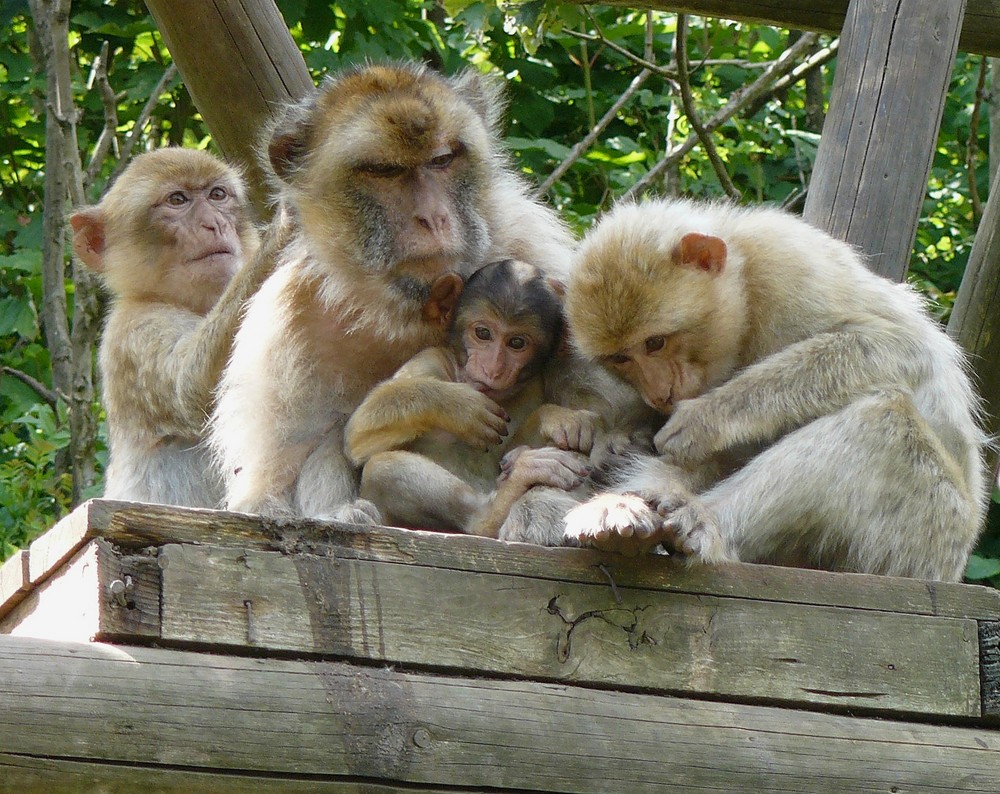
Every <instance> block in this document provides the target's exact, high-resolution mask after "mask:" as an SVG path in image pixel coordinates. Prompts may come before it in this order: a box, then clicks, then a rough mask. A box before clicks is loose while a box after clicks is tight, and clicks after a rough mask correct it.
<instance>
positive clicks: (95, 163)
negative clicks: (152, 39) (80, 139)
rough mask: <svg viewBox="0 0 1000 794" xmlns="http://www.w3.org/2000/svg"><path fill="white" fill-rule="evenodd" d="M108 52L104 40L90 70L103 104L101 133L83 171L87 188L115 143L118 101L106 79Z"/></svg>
mask: <svg viewBox="0 0 1000 794" xmlns="http://www.w3.org/2000/svg"><path fill="white" fill-rule="evenodd" d="M109 52H110V45H109V44H108V42H107V41H105V42H104V44H103V45H101V54H100V55H98V56H97V57H96V58H95V59H94V65H93V67H92V68H91V71H90V75H91V78H90V80H89V82H90V83H91V84H93V83H97V87H98V88H99V89H100V92H101V104H102V105H104V126H103V127H102V128H101V134H100V135H99V136H98V138H97V143H96V144H94V151H93V153H92V154H91V156H90V162H89V163H87V169H86V171H84V188H88V187H90V186H91V185H92V184H94V181H95V180H96V179H97V173H98V172H99V171H100V170H101V165H103V163H104V158H106V157H107V156H108V152H109V151H111V147H112V146H113V145H114V144H115V143H116V140H115V133H116V132H117V130H118V101H117V98H116V97H115V92H114V89H112V88H111V83H110V81H109V80H108V59H109V57H110V56H109Z"/></svg>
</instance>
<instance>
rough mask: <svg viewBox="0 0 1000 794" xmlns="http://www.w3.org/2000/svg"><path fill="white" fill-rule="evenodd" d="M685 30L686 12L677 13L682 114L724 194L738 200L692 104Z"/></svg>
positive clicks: (675, 39) (678, 72)
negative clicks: (699, 143)
mask: <svg viewBox="0 0 1000 794" xmlns="http://www.w3.org/2000/svg"><path fill="white" fill-rule="evenodd" d="M687 30H688V29H687V14H678V15H677V35H676V36H675V37H674V42H675V43H676V46H677V81H678V83H679V85H680V89H681V102H682V103H683V105H684V114H685V115H686V116H687V119H688V123H689V124H690V125H691V128H692V129H693V130H694V131H695V134H696V135H697V136H698V140H700V141H701V145H702V148H703V149H704V150H705V154H707V155H708V161H709V162H710V163H711V164H712V168H713V169H714V170H715V175H716V177H718V179H719V184H720V185H722V189H723V190H725V191H726V195H728V196H729V197H730V198H732V199H735V200H736V201H739V200H740V199H741V198H743V194H742V193H740V191H739V190H737V188H736V185H734V184H733V180H732V179H730V178H729V172H727V171H726V165H725V163H723V162H722V158H721V157H719V152H718V150H717V149H716V148H715V142H714V141H713V140H712V136H711V135H710V134H709V133H708V131H707V130H706V129H705V125H704V124H702V123H701V118H700V117H699V115H698V110H697V108H695V106H694V97H693V96H692V95H691V75H690V74H689V73H688V53H687Z"/></svg>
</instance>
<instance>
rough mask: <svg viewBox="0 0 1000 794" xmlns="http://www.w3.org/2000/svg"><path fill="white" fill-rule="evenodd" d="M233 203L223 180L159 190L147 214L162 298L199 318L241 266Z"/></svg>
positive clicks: (230, 190)
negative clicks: (158, 255) (158, 253)
mask: <svg viewBox="0 0 1000 794" xmlns="http://www.w3.org/2000/svg"><path fill="white" fill-rule="evenodd" d="M237 210H238V199H237V197H236V192H235V188H234V186H233V185H232V184H230V183H229V182H228V180H226V179H224V178H223V179H214V180H209V181H206V182H197V183H195V182H186V183H178V184H165V185H164V186H163V189H162V190H161V191H160V194H159V197H158V198H157V200H156V201H155V203H153V205H152V207H151V209H150V211H149V223H150V227H151V228H152V230H153V231H154V233H155V235H156V236H157V237H158V238H159V242H160V245H162V250H163V251H164V252H166V255H165V256H164V260H163V261H164V273H163V277H162V280H161V286H162V289H163V291H164V292H165V293H166V294H167V295H171V296H178V297H179V298H180V300H181V302H183V303H184V304H185V305H187V306H188V308H190V309H192V310H193V311H196V312H198V313H201V314H204V313H205V312H207V311H208V309H209V308H211V307H212V306H213V305H214V304H215V302H216V301H217V300H218V298H219V296H220V295H221V294H222V291H223V290H224V289H225V288H226V285H227V284H228V283H229V280H230V279H231V278H232V277H233V275H234V274H235V273H236V271H237V270H238V269H239V267H240V263H241V262H242V261H243V254H244V252H243V246H242V243H241V241H240V235H239V233H238V230H237V224H236V218H237V214H238V212H237Z"/></svg>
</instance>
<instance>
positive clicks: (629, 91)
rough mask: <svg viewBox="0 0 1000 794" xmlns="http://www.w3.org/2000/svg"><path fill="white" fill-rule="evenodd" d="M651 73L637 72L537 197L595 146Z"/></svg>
mask: <svg viewBox="0 0 1000 794" xmlns="http://www.w3.org/2000/svg"><path fill="white" fill-rule="evenodd" d="M650 74H652V72H650V71H649V70H648V69H643V70H642V71H641V72H639V74H637V75H636V76H635V77H634V78H633V79H632V82H631V83H629V85H628V88H626V89H625V92H624V93H623V94H622V95H621V96H620V97H618V99H617V100H616V101H615V104H613V105H612V106H611V107H610V108H609V109H608V112H607V113H605V114H604V115H603V116H601V120H600V121H598V122H597V123H596V124H595V125H594V128H593V129H592V130H591V131H590V132H589V133H587V135H585V136H584V137H583V139H582V140H580V141H578V142H577V143H576V145H575V146H574V147H573V148H572V149H571V150H570V153H569V154H568V155H567V156H566V159H565V160H563V161H562V162H561V163H559V165H558V166H556V169H555V170H554V171H553V172H552V173H551V174H549V176H548V178H546V180H545V181H544V182H542V184H541V185H539V186H538V189H537V190H536V191H535V196H536V197H538V196H542V195H544V194H545V193H547V192H548V190H549V188H551V187H552V185H554V184H555V182H556V180H557V179H559V178H560V177H561V176H562V175H563V174H565V173H566V171H568V170H569V168H570V167H571V166H572V165H573V163H575V162H576V161H577V160H579V159H580V157H581V156H582V155H583V153H584V152H586V151H587V149H589V148H590V147H591V146H593V144H594V141H596V140H597V139H598V138H599V137H600V136H601V134H602V133H603V132H604V130H605V129H606V128H607V126H608V125H609V124H610V123H611V122H612V121H614V120H615V118H617V116H618V111H619V110H621V109H622V107H624V105H625V103H627V102H628V101H629V100H631V99H632V97H633V96H635V94H636V92H637V91H638V90H639V88H640V87H641V86H642V84H643V83H645V82H646V79H647V78H648V77H649V76H650Z"/></svg>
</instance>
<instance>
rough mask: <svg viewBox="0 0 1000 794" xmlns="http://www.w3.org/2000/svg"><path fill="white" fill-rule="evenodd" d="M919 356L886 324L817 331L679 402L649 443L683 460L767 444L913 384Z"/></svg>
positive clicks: (682, 462)
mask: <svg viewBox="0 0 1000 794" xmlns="http://www.w3.org/2000/svg"><path fill="white" fill-rule="evenodd" d="M908 347H913V350H912V351H911V352H910V355H907V354H906V352H905V351H906V350H907V348H908ZM925 358H926V357H925V356H923V355H922V354H921V351H920V350H919V347H918V346H916V345H911V344H909V342H908V339H907V338H905V337H903V336H902V334H900V333H899V332H897V331H896V330H895V329H894V328H892V327H891V326H890V325H889V323H888V322H883V321H879V320H873V321H872V323H871V324H870V325H865V326H855V327H853V328H851V329H848V330H842V331H835V332H830V333H823V334H817V335H815V336H812V337H810V338H808V339H805V340H803V341H801V342H797V343H795V344H792V345H789V346H788V347H785V348H784V349H782V350H779V351H778V352H777V353H774V354H772V355H770V356H768V357H766V358H763V359H761V360H760V361H758V362H757V363H755V364H753V365H752V366H749V367H747V368H746V369H744V370H742V371H741V372H739V373H738V374H737V375H735V376H734V377H733V378H731V379H730V380H728V381H727V382H726V383H724V384H722V385H721V386H718V387H716V388H715V389H713V390H711V391H709V392H707V393H706V394H703V395H702V396H700V397H696V398H694V399H691V400H684V401H681V402H680V403H678V404H677V408H676V409H675V411H674V413H673V415H672V416H671V418H670V420H669V421H668V422H667V423H666V425H664V427H663V429H662V430H660V432H659V433H657V435H656V437H655V439H654V443H655V445H656V449H657V450H658V451H659V452H660V453H661V454H664V455H666V456H667V457H668V458H669V459H671V460H672V461H673V462H674V463H677V464H678V465H681V466H685V465H690V464H692V463H699V462H702V461H705V460H707V459H709V458H711V457H713V456H715V455H718V454H719V453H723V452H725V451H727V450H731V449H733V448H737V447H739V446H741V445H744V444H764V443H770V442H772V441H774V440H776V439H778V438H780V437H781V436H783V435H784V434H785V433H787V432H789V431H791V430H793V429H795V428H797V427H801V426H803V425H805V424H807V423H808V422H810V421H813V420H814V419H817V418H818V417H820V416H824V415H826V414H829V413H831V412H833V411H836V410H838V409H840V408H842V407H844V406H845V405H848V404H849V403H851V402H853V401H854V400H856V399H857V398H858V397H860V396H862V395H864V394H870V393H871V392H872V391H874V390H876V389H878V388H880V387H892V386H895V387H898V386H899V385H901V384H909V383H915V382H917V381H918V379H919V376H920V373H919V372H917V371H916V367H917V366H919V362H921V361H922V360H924V359H925Z"/></svg>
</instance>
